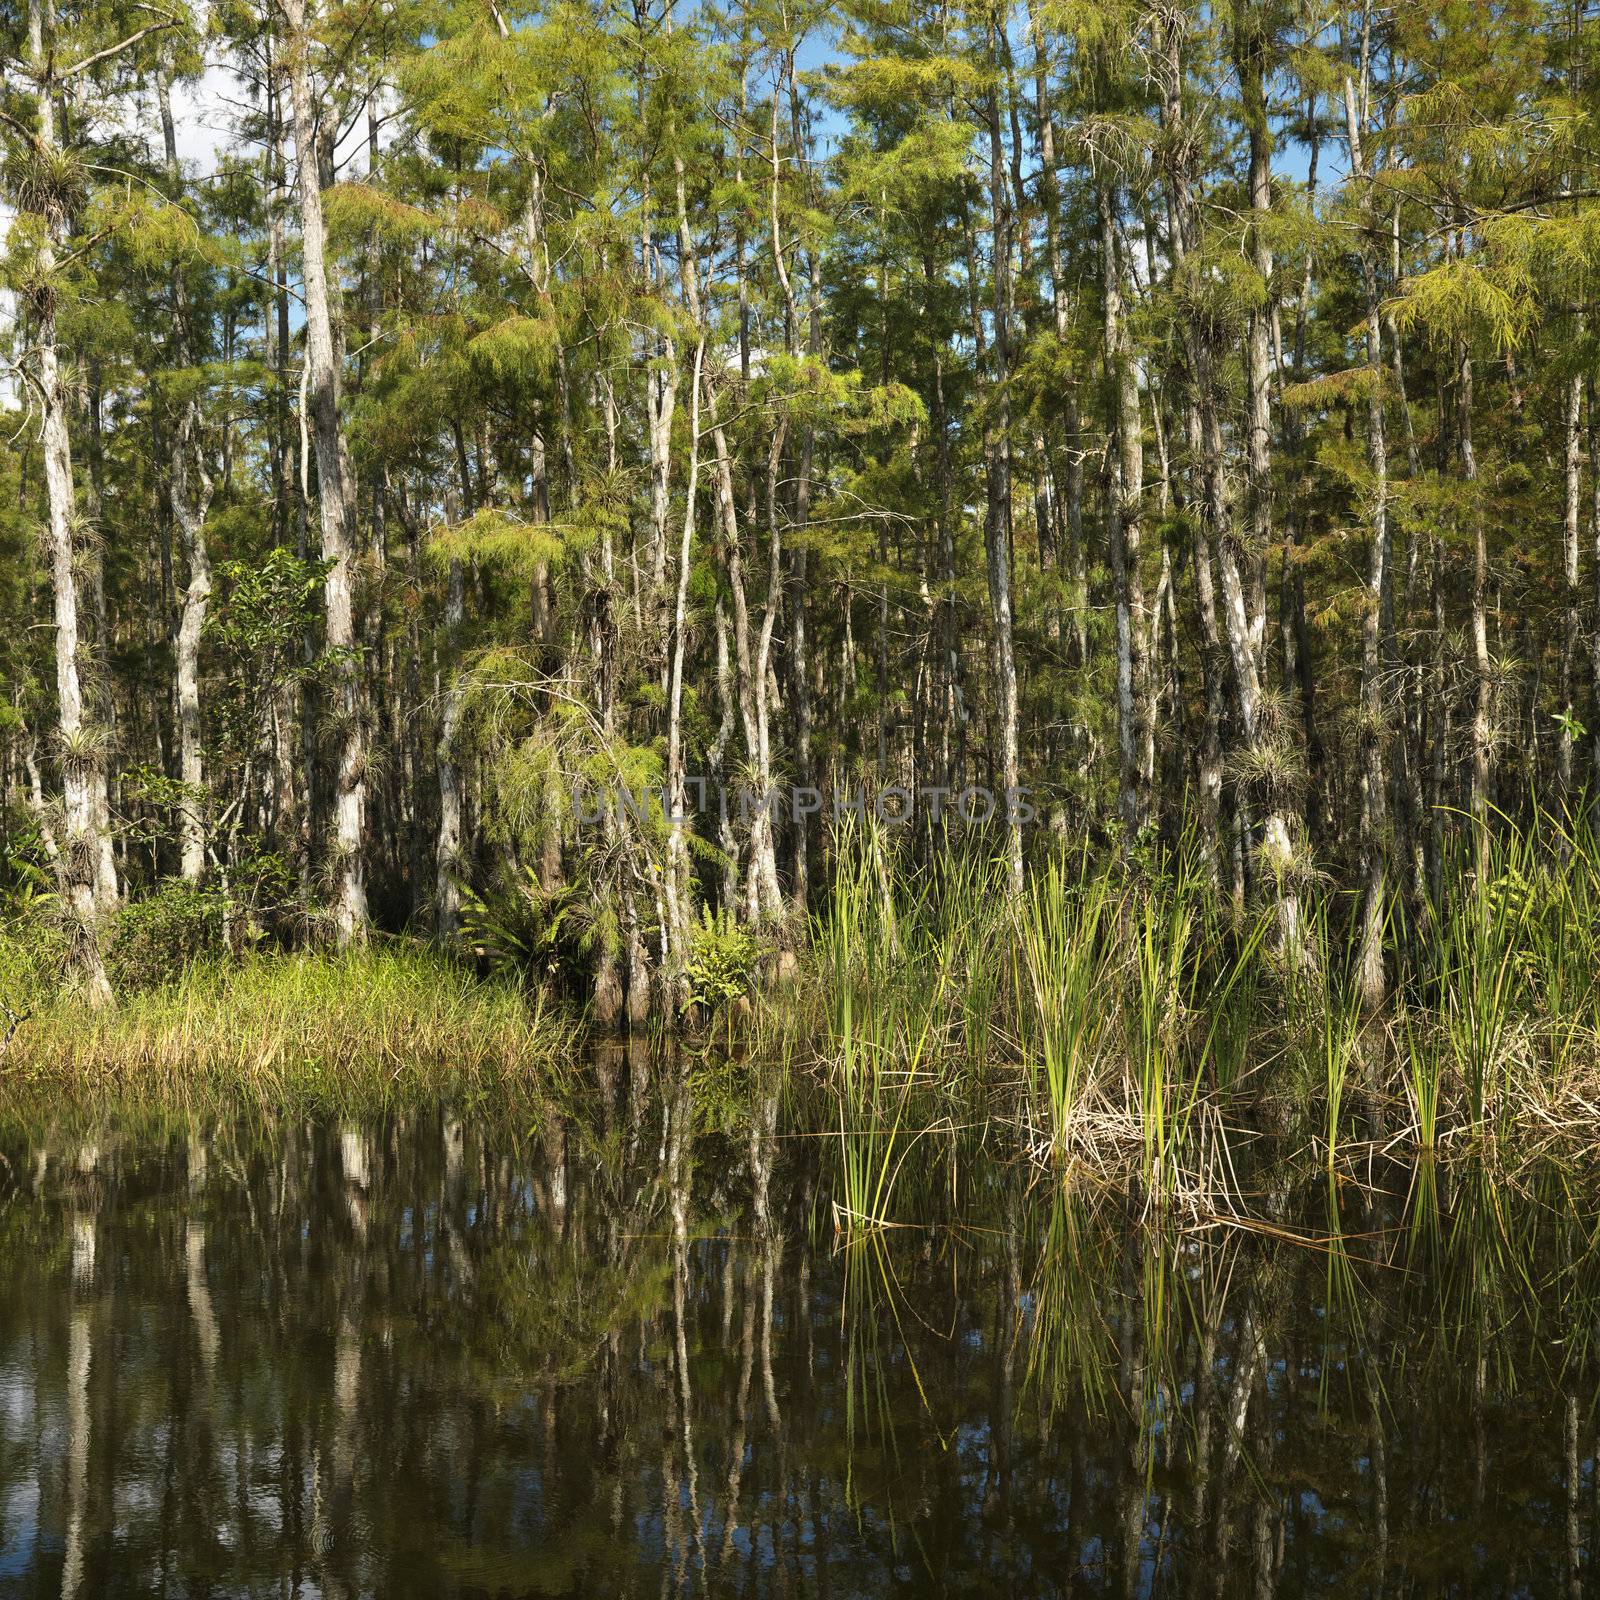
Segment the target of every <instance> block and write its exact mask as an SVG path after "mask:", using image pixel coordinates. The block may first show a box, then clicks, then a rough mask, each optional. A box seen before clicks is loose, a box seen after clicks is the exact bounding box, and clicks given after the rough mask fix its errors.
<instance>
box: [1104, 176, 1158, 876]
mask: <svg viewBox="0 0 1600 1600" xmlns="http://www.w3.org/2000/svg"><path fill="white" fill-rule="evenodd" d="M1095 200H1096V204H1097V206H1098V208H1099V220H1100V271H1101V280H1102V288H1103V300H1104V316H1105V357H1106V373H1107V376H1108V378H1109V379H1110V382H1111V407H1112V416H1113V419H1114V428H1113V431H1114V433H1115V436H1116V455H1115V457H1114V459H1113V461H1112V463H1111V495H1110V501H1109V506H1108V512H1109V520H1110V525H1111V576H1112V581H1113V583H1114V584H1115V586H1116V606H1117V747H1118V751H1119V753H1120V761H1119V779H1118V809H1119V811H1120V813H1121V817H1122V828H1123V839H1124V848H1125V849H1131V848H1132V845H1133V842H1134V840H1135V839H1136V838H1137V837H1138V835H1139V833H1140V831H1141V830H1142V828H1143V827H1144V824H1145V818H1146V815H1147V812H1148V805H1149V798H1148V795H1147V793H1146V790H1145V784H1144V780H1143V767H1142V763H1141V761H1140V752H1141V751H1142V750H1143V748H1144V744H1145V730H1144V726H1143V721H1142V718H1143V716H1144V714H1145V709H1146V706H1147V704H1148V702H1147V699H1146V695H1145V679H1146V677H1147V676H1148V661H1149V638H1150V628H1149V618H1148V616H1147V614H1146V605H1145V595H1144V584H1143V581H1142V579H1141V577H1140V573H1139V556H1140V548H1141V543H1142V529H1143V522H1142V514H1143V500H1144V432H1143V421H1142V419H1141V416H1140V407H1139V381H1138V376H1137V374H1136V372H1135V371H1134V364H1133V344H1132V341H1131V339H1130V338H1129V335H1128V329H1127V321H1126V316H1125V313H1124V310H1123V274H1122V253H1121V249H1120V246H1119V243H1118V237H1117V224H1116V197H1115V190H1114V189H1113V187H1112V185H1111V182H1110V180H1109V178H1102V179H1101V180H1100V182H1099V183H1097V184H1096V186H1095Z"/></svg>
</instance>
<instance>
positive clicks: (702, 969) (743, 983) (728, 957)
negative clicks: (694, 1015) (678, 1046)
mask: <svg viewBox="0 0 1600 1600" xmlns="http://www.w3.org/2000/svg"><path fill="white" fill-rule="evenodd" d="M761 951H762V944H761V941H760V940H759V939H758V938H757V937H756V936H755V935H754V934H753V933H751V932H750V930H749V929H748V928H745V927H742V926H741V925H740V924H739V923H738V922H737V921H736V920H735V919H734V917H733V915H732V913H731V912H729V911H728V909H727V908H726V907H722V908H720V909H719V910H718V911H717V913H716V915H715V916H713V915H712V913H711V911H710V910H709V909H708V908H706V907H702V908H701V910H700V925H699V927H697V928H696V929H695V930H694V932H693V934H692V935H690V943H689V962H688V967H687V969H686V972H685V976H686V977H687V978H688V980H689V993H688V997H687V998H686V999H685V1001H684V1008H685V1010H687V1009H688V1008H689V1007H691V1006H697V1005H700V1006H704V1007H705V1008H706V1009H707V1010H708V1011H715V1010H717V1008H718V1007H720V1006H723V1005H726V1004H727V1003H728V1002H729V1001H730V1000H737V999H738V998H739V997H740V996H741V995H743V994H744V993H746V991H747V990H748V989H749V987H750V979H751V977H752V976H753V975H754V973H755V969H756V962H757V961H759V960H760V959H761Z"/></svg>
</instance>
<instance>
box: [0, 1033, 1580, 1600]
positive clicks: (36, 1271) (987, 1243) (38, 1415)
mask: <svg viewBox="0 0 1600 1600" xmlns="http://www.w3.org/2000/svg"><path fill="white" fill-rule="evenodd" d="M602 1069H603V1070H602V1073H601V1078H602V1082H603V1084H604V1091H603V1093H602V1094H601V1095H600V1096H599V1098H598V1099H597V1102H596V1104H595V1106H594V1108H593V1111H592V1114H586V1115H585V1116H584V1117H582V1118H581V1119H570V1118H569V1119H563V1118H559V1117H555V1116H549V1117H544V1118H541V1119H539V1121H538V1124H537V1126H526V1125H524V1126H518V1127H513V1128H504V1127H496V1128H490V1127H488V1126H486V1125H484V1124H483V1123H482V1121H481V1120H479V1119H472V1118H464V1117H461V1116H459V1115H452V1114H450V1113H445V1112H433V1113H428V1114H421V1113H417V1114H410V1115H397V1116H394V1117H392V1118H390V1119H388V1120H386V1121H383V1122H381V1123H372V1124H365V1125H345V1126H327V1125H313V1124H304V1123H278V1124H274V1125H266V1126H261V1125H252V1126H249V1127H223V1128H180V1129H161V1130H157V1131H152V1130H149V1129H146V1130H143V1131H140V1132H132V1131H129V1130H127V1129H124V1130H121V1131H118V1130H116V1129H115V1128H107V1129H104V1130H100V1131H98V1132H97V1133H96V1135H95V1137H94V1138H93V1139H92V1140H88V1139H84V1138H83V1137H81V1136H77V1135H72V1136H68V1135H65V1134H51V1133H49V1132H48V1131H37V1132H32V1133H29V1134H27V1135H24V1134H12V1135H9V1136H7V1137H6V1138H4V1139H3V1140H0V1241H3V1248H4V1252H5V1254H4V1259H5V1261H6V1263H7V1267H8V1271H7V1273H6V1275H5V1278H4V1280H3V1282H0V1594H17V1595H24V1594H26V1595H45V1594H49V1595H68V1596H100V1595H111V1596H116V1595H145V1594H196V1595H199V1594H215V1595H224V1594H227V1595H232V1594H250V1595H255V1594H261V1595H267V1594H271V1595H305V1596H310V1595H357V1594H360V1595H378V1596H407V1595H418V1596H423V1595H427V1596H432V1595H474V1596H477V1595H485V1596H487V1595H496V1596H512V1595H585V1596H587V1595H646V1594H649V1595H659V1594H690V1593H709V1594H718V1595H723V1594H726V1595H747V1594H749V1595H812V1594H815V1595H823V1596H827V1595H837V1596H845V1595H878V1594H891V1593H906V1594H918V1595H925V1594H945V1593H950V1594H958V1593H959V1594H1003V1595H1064V1594H1113V1595H1124V1596H1126V1595H1139V1594H1162V1595H1165V1594H1178V1595H1203V1596H1217V1597H1228V1596H1236V1595H1252V1594H1256V1595H1302V1594H1311V1593H1313V1592H1315V1593H1324V1592H1330V1591H1331V1592H1339V1593H1350V1594H1363V1593H1370V1594H1390V1593H1395V1594H1410V1593H1419V1594H1421V1593H1426V1594H1435V1593H1447V1594H1478V1595H1489V1594H1494V1595H1501V1594H1519V1593H1520V1594H1529V1595H1547V1594H1581V1593H1589V1592H1593V1585H1592V1580H1591V1574H1590V1570H1589V1559H1588V1552H1589V1550H1590V1549H1591V1548H1593V1541H1594V1535H1595V1523H1596V1518H1597V1515H1600V1483H1597V1481H1596V1477H1595V1472H1594V1459H1595V1429H1596V1415H1595V1408H1594V1399H1595V1382H1594V1368H1593V1365H1592V1353H1591V1349H1590V1344H1591V1340H1592V1336H1593V1332H1594V1325H1595V1317H1594V1306H1595V1298H1594V1282H1595V1279H1594V1273H1593V1244H1592V1238H1593V1232H1594V1229H1593V1224H1594V1220H1595V1218H1594V1212H1593V1210H1592V1208H1590V1207H1588V1206H1586V1205H1585V1204H1583V1203H1581V1202H1580V1200H1579V1198H1578V1196H1577V1195H1576V1194H1575V1193H1574V1191H1573V1190H1572V1189H1571V1188H1570V1187H1569V1186H1567V1185H1565V1184H1564V1182H1563V1180H1562V1179H1561V1178H1560V1176H1559V1175H1556V1174H1552V1175H1550V1177H1549V1179H1548V1183H1549V1188H1548V1190H1547V1191H1539V1190H1532V1191H1529V1192H1528V1193H1525V1194H1519V1195H1515V1196H1508V1195H1506V1194H1505V1193H1503V1192H1501V1190H1500V1189H1499V1188H1497V1186H1496V1185H1494V1184H1493V1183H1489V1182H1487V1181H1483V1180H1478V1179H1474V1178H1470V1177H1469V1178H1467V1179H1454V1180H1449V1181H1447V1180H1446V1179H1445V1178H1443V1177H1442V1176H1441V1177H1434V1176H1433V1175H1431V1174H1418V1173H1416V1172H1413V1171H1410V1170H1409V1169H1407V1170H1398V1169H1397V1170H1396V1171H1394V1172H1390V1173H1383V1172H1378V1173H1375V1174H1374V1180H1375V1181H1374V1186H1373V1187H1372V1188H1370V1189H1368V1188H1360V1189H1357V1188H1355V1187H1353V1186H1352V1187H1348V1188H1347V1189H1346V1190H1345V1192H1343V1193H1341V1192H1339V1191H1337V1190H1328V1189H1326V1188H1323V1187H1320V1186H1314V1187H1313V1188H1312V1189H1311V1190H1309V1191H1308V1192H1307V1193H1301V1194H1294V1195H1290V1194H1288V1193H1284V1192H1278V1193H1268V1194H1266V1195H1265V1196H1264V1198H1263V1201H1262V1204H1261V1206H1260V1207H1259V1208H1258V1211H1257V1214H1256V1216H1255V1218H1254V1219H1253V1220H1252V1221H1250V1222H1249V1223H1248V1224H1247V1225H1239V1226H1223V1227H1213V1228H1210V1229H1207V1230H1205V1231H1204V1232H1196V1233H1184V1232H1181V1231H1178V1230H1175V1229H1174V1230H1165V1231H1155V1230H1151V1229H1150V1228H1148V1227H1139V1226H1136V1225H1135V1223H1134V1222H1133V1221H1132V1220H1130V1219H1129V1218H1128V1217H1126V1216H1125V1215H1124V1214H1123V1211H1122V1209H1121V1207H1120V1206H1119V1204H1118V1203H1117V1202H1116V1201H1115V1200H1114V1199H1110V1198H1101V1199H1099V1200H1096V1199H1094V1198H1092V1197H1085V1196H1083V1195H1075V1194H1072V1193H1055V1194H1048V1193H1044V1192H1042V1191H1041V1190H1040V1189H1038V1188H1037V1187H1035V1188H1033V1189H1032V1190H1031V1191H1030V1190H1029V1189H1028V1188H1027V1185H1026V1175H1023V1174H1016V1175H1014V1174H1011V1173H1009V1172H1007V1171H1004V1170H999V1169H995V1170H989V1171H986V1172H984V1173H983V1175H982V1181H981V1182H979V1181H974V1182H973V1183H971V1184H969V1185H968V1186H967V1188H968V1190H969V1191H978V1192H981V1195H982V1196H983V1200H982V1203H978V1202H976V1201H974V1200H973V1198H972V1193H971V1192H968V1193H967V1194H966V1197H965V1199H964V1201H963V1205H962V1214H961V1216H960V1217H959V1218H956V1219H946V1225H943V1226H939V1227H934V1228H927V1229H915V1230H913V1229H906V1230H888V1231H885V1232H882V1233H879V1234H876V1235H872V1236H869V1237H867V1238H864V1239H861V1240H858V1241H855V1242H853V1243H851V1244H849V1245H848V1246H847V1247H838V1246H836V1242H835V1239H834V1236H833V1232H832V1222H831V1220H830V1217H831V1211H830V1207H829V1204H828V1200H829V1192H828V1191H829V1184H830V1181H831V1180H830V1170H829V1166H828V1160H827V1151H826V1145H825V1142H823V1141H818V1140H815V1139H809V1138H803V1137H796V1136H794V1135H796V1134H797V1133H799V1132H801V1131H802V1130H798V1129H795V1128H792V1127H786V1126H785V1125H784V1119H783V1117H782V1116H781V1114H780V1109H779V1103H778V1097H777V1095H776V1094H775V1093H771V1092H758V1093H756V1094H755V1095H754V1096H753V1103H752V1104H751V1105H750V1106H749V1107H748V1108H747V1109H746V1110H745V1111H743V1112H741V1113H739V1114H736V1115H735V1114H730V1113H729V1112H728V1111H727V1108H726V1103H725V1101H723V1100H722V1099H718V1100H716V1102H715V1103H712V1102H711V1101H710V1100H709V1099H708V1097H707V1095H706V1094H705V1093H704V1092H703V1091H702V1090H701V1089H700V1088H697V1085H696V1083H695V1081H694V1080H693V1078H692V1077H690V1076H686V1075H685V1074H683V1073H682V1072H673V1073H669V1074H668V1075H667V1076H666V1078H665V1080H664V1081H663V1080H662V1079H661V1078H660V1076H659V1075H658V1074H657V1073H656V1072H654V1071H653V1070H652V1069H651V1068H650V1067H649V1065H648V1063H644V1062H642V1061H640V1060H638V1059H631V1060H630V1059H627V1058H618V1059H616V1060H614V1061H607V1062H604V1063H602Z"/></svg>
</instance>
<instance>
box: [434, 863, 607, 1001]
mask: <svg viewBox="0 0 1600 1600" xmlns="http://www.w3.org/2000/svg"><path fill="white" fill-rule="evenodd" d="M587 933H588V930H587V928H586V927H585V926H584V920H583V915H582V903H581V900H580V897H579V894H578V891H577V890H576V889H574V888H572V887H570V886H565V885H563V886H562V887H560V888H558V889H554V890H546V889H545V888H544V886H543V885H542V884H541V883H540V881H539V874H538V871H537V869H536V868H534V867H531V866H524V867H523V868H522V870H521V872H520V873H518V874H516V875H515V876H513V877H512V878H511V879H510V881H509V882H506V883H504V884H500V885H497V886H496V887H493V888H491V889H488V890H486V891H485V892H484V893H482V894H479V893H477V892H476V891H474V890H473V889H470V888H463V889H462V894H461V940H462V943H463V945H464V946H465V947H466V949H467V950H469V951H470V952H471V954H472V956H473V957H474V958H475V959H476V960H477V961H478V963H479V964H480V965H481V966H482V967H483V968H484V969H485V970H486V971H488V972H491V973H495V974H497V975H500V976H519V977H523V978H528V979H533V980H536V981H543V980H547V979H572V978H574V977H575V976H576V975H577V974H578V973H579V971H581V968H582V957H583V951H584V949H585V947H586V945H587V943H588V938H587Z"/></svg>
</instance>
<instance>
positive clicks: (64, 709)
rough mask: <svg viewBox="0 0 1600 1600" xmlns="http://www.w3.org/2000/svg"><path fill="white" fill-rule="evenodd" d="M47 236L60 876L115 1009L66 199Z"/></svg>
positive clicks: (50, 148)
mask: <svg viewBox="0 0 1600 1600" xmlns="http://www.w3.org/2000/svg"><path fill="white" fill-rule="evenodd" d="M44 3H45V0H32V3H31V4H30V5H29V7H28V60H29V67H30V70H31V72H32V73H33V76H34V81H35V82H36V84H37V85H38V86H39V91H40V93H39V121H38V143H39V147H40V150H41V152H42V154H43V155H45V156H47V157H50V156H53V155H54V153H55V151H56V149H57V141H56V128H55V111H54V102H55V96H54V92H53V87H52V85H51V82H50V63H49V58H48V57H47V55H46V50H45V25H44ZM39 203H40V204H41V205H42V206H43V208H44V229H43V233H42V236H41V239H40V243H39V246H38V260H37V266H36V273H35V276H36V281H37V283H38V288H37V289H36V290H35V291H34V293H33V295H32V299H33V311H34V317H35V328H36V331H35V334H34V338H35V341H36V345H37V351H38V357H37V369H36V377H35V382H36V385H37V389H38V396H39V404H40V410H41V413H42V423H41V427H40V442H41V445H42V447H43V455H44V485H45V511H46V514H45V528H44V544H45V557H46V563H47V565H48V567H49V569H50V587H51V592H52V595H53V596H54V601H55V614H54V622H55V658H56V659H55V668H56V705H57V725H56V727H57V739H58V742H59V747H60V753H61V787H62V811H63V816H62V832H61V838H60V841H59V843H60V855H59V857H58V863H57V864H58V868H59V872H60V878H61V895H62V900H63V902H64V903H65V905H66V907H67V909H68V911H69V912H70V914H71V917H72V935H73V938H72V959H73V964H74V967H75V968H76V970H77V972H78V975H79V977H80V978H81V981H82V984H83V988H84V992H85V994H86V995H87V996H88V998H89V1001H90V1003H91V1004H92V1005H94V1006H96V1007H99V1006H103V1005H109V1004H110V1003H111V985H110V984H109V983H108V982H107V980H106V973H105V966H104V964H103V962H102V960H101V954H100V935H101V927H100V924H101V918H102V915H103V914H104V913H105V912H107V911H108V910H109V909H110V908H111V906H113V905H114V904H115V900H116V880H115V878H114V877H113V878H111V880H110V881H109V882H107V881H106V858H105V854H104V852H103V850H102V848H101V838H100V819H101V817H102V815H103V814H104V812H105V810H106V766H105V763H106V752H105V749H104V744H103V734H102V730H100V729H99V728H97V727H95V726H94V724H93V722H92V720H91V719H90V717H89V716H88V715H87V714H86V711H85V706H84V695H83V680H82V674H81V670H80V666H79V660H80V655H81V651H82V648H83V646H82V641H81V639H80V636H79V627H78V569H77V564H76V560H75V555H76V552H75V549H74V543H75V540H74V531H75V525H76V523H77V507H76V504H75V497H74V491H73V481H72V446H71V441H70V437H69V434H68V431H67V407H68V404H69V397H68V395H67V391H66V386H65V384H64V382H63V380H62V375H61V363H60V356H59V354H58V351H57V343H56V337H57V336H56V290H57V286H56V283H55V281H54V279H55V274H56V271H57V263H58V261H59V259H60V252H61V250H62V247H63V242H64V240H65V238H66V230H67V222H68V219H67V213H66V202H65V198H64V197H63V196H61V195H60V194H57V193H53V192H52V193H47V194H45V195H43V197H42V199H41V201H40V202H39Z"/></svg>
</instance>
